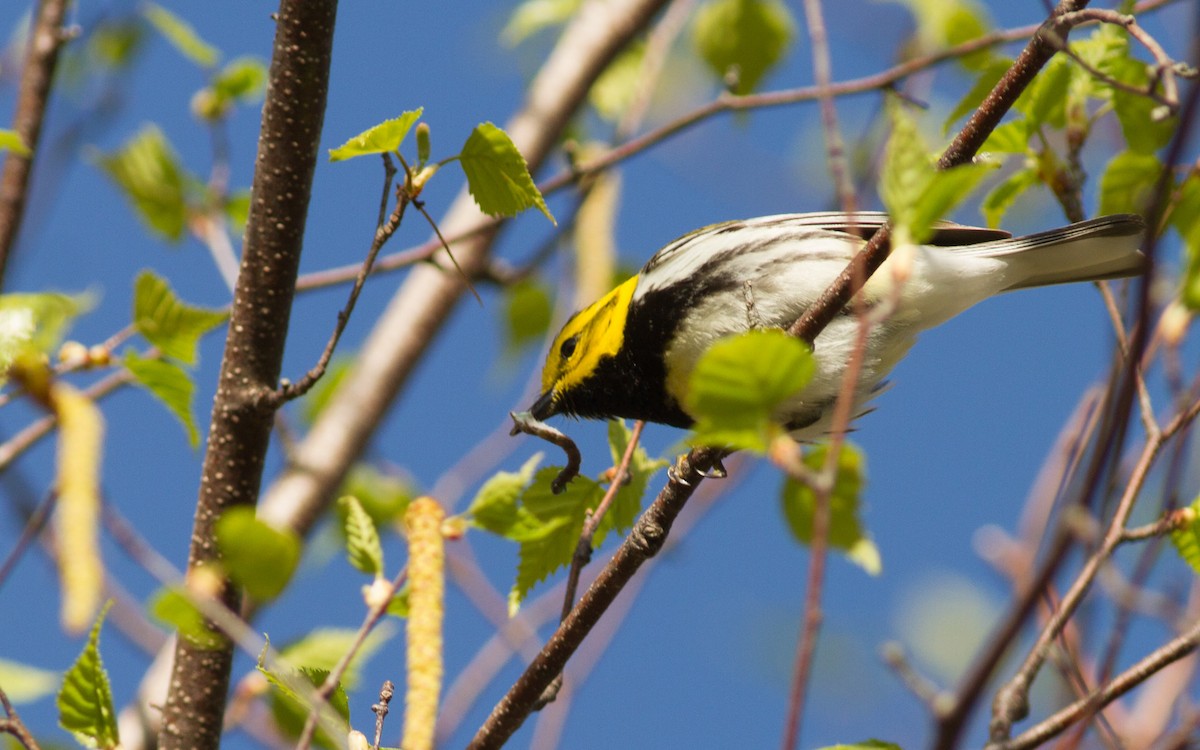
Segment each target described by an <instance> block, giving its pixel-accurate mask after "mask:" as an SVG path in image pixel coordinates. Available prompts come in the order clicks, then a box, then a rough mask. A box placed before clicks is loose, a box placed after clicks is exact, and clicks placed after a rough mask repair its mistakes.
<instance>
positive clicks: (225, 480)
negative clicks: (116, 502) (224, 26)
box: [159, 0, 337, 750]
mask: <svg viewBox="0 0 1200 750" xmlns="http://www.w3.org/2000/svg"><path fill="white" fill-rule="evenodd" d="M336 13H337V2H336V0H282V2H281V3H280V6H279V13H278V15H277V17H276V23H277V28H276V34H275V45H274V52H273V54H272V61H271V69H270V73H269V78H268V86H267V95H266V102H265V104H264V107H263V120H262V132H261V136H260V140H259V150H258V157H257V159H256V164H255V171H254V182H253V186H252V190H251V209H250V217H249V221H248V222H247V225H246V235H245V236H246V241H245V246H244V249H243V254H242V264H241V269H240V272H239V274H238V283H237V288H236V290H235V293H234V302H233V310H232V313H231V318H230V324H229V330H228V334H227V338H226V342H225V355H224V358H223V360H222V362H221V372H220V381H219V385H218V389H217V396H216V399H215V402H214V404H213V412H212V421H211V425H210V429H209V437H208V445H207V451H206V454H205V457H204V468H203V474H202V476H201V480H200V493H199V498H198V500H197V504H196V518H195V526H194V528H193V532H192V544H191V551H190V554H189V558H188V571H189V574H190V573H191V572H193V571H195V570H196V569H197V568H198V567H200V566H203V565H205V564H207V563H210V562H212V561H214V560H216V559H217V557H218V551H217V549H216V544H215V540H214V538H213V528H214V525H215V523H216V521H217V519H218V517H219V516H220V515H221V514H222V513H223V512H224V511H226V510H227V509H229V508H231V507H235V506H253V505H254V503H255V501H256V500H257V498H258V492H259V485H260V482H261V481H262V471H263V461H264V458H265V455H266V451H267V445H268V442H269V440H270V435H271V425H272V421H273V417H274V411H273V410H272V409H270V408H268V404H269V401H270V398H269V397H270V394H272V393H274V391H275V387H276V384H277V382H278V379H279V370H280V366H281V362H282V358H283V347H284V341H285V339H286V337H287V323H288V318H289V316H290V314H291V305H292V297H293V290H294V288H295V283H296V275H297V269H298V267H299V262H300V250H301V246H302V242H303V239H304V228H305V222H306V219H307V212H308V201H309V196H310V194H311V188H312V175H313V170H314V169H315V167H316V159H317V150H318V146H319V141H320V136H321V125H322V122H323V120H324V116H325V100H326V96H327V94H328V88H329V66H330V61H331V58H332V54H333V28H334V21H335V17H336ZM219 599H220V601H221V602H222V603H224V604H225V606H226V607H228V608H229V609H230V610H232V611H237V610H238V608H239V606H240V599H241V596H240V593H239V592H238V590H237V589H236V587H235V586H233V585H232V584H231V583H230V582H228V581H226V582H225V584H224V586H223V590H222V591H221V593H220V596H219ZM232 657H233V649H232V644H230V643H229V642H228V641H226V643H225V644H224V646H223V647H222V648H218V649H211V650H207V649H202V648H197V647H196V646H194V645H192V644H189V643H188V642H187V641H186V639H178V643H177V645H176V648H175V665H174V669H173V673H172V677H171V682H170V691H169V692H168V695H167V702H166V706H165V707H164V711H163V726H162V732H161V734H160V740H159V744H160V745H161V746H162V747H163V748H164V750H184V748H189V750H190V749H193V748H195V749H198V750H216V748H218V747H219V745H220V737H221V718H222V716H223V714H224V710H225V700H226V692H227V691H228V687H229V668H230V664H231V661H232Z"/></svg>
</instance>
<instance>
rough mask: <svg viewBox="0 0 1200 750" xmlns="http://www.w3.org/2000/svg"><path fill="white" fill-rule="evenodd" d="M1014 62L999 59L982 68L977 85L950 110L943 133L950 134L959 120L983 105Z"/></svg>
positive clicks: (976, 80) (974, 84) (973, 85)
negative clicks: (985, 98) (984, 100)
mask: <svg viewBox="0 0 1200 750" xmlns="http://www.w3.org/2000/svg"><path fill="white" fill-rule="evenodd" d="M1011 64H1012V61H1011V60H1009V59H1008V58H1006V57H1002V58H997V59H996V60H994V61H993V62H991V63H989V64H988V65H987V66H985V67H984V68H982V69H981V70H980V72H979V76H978V77H977V78H976V79H975V83H973V84H971V88H970V89H968V90H967V93H965V94H963V97H962V99H959V100H958V104H956V105H954V109H952V110H950V114H949V115H948V116H947V117H946V122H945V123H944V124H943V125H942V132H943V133H948V132H950V126H952V125H953V124H954V123H956V122H958V119H959V118H960V117H962V116H963V115H966V114H968V113H970V112H974V111H975V110H976V109H977V108H978V107H979V105H980V104H982V103H983V99H984V97H986V96H987V95H988V94H990V93H991V92H992V89H994V88H995V87H996V83H997V82H999V80H1000V78H1001V77H1003V75H1004V74H1005V73H1006V72H1008V68H1009V66H1010V65H1011Z"/></svg>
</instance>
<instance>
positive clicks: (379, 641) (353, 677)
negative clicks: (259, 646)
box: [279, 622, 396, 690]
mask: <svg viewBox="0 0 1200 750" xmlns="http://www.w3.org/2000/svg"><path fill="white" fill-rule="evenodd" d="M395 636H396V627H395V624H394V623H387V622H384V623H380V625H379V626H378V627H375V628H373V629H372V630H371V632H370V633H369V634H367V637H366V638H365V639H364V640H363V642H362V644H361V645H360V646H359V648H358V651H356V652H355V654H354V658H352V659H351V660H350V664H349V666H347V667H346V671H345V672H344V673H343V674H342V684H343V685H345V686H346V687H347V688H348V689H350V690H354V689H355V688H356V687H358V684H359V682H360V681H361V678H362V668H363V665H364V664H367V663H368V662H370V661H371V659H372V658H373V657H374V656H375V654H377V653H378V652H379V649H381V648H383V647H384V646H385V645H386V644H387V642H388V641H390V640H391V639H392V638H394V637H395ZM357 641H358V631H356V630H352V629H348V628H317V629H316V630H313V631H311V632H309V633H308V634H307V635H305V636H304V637H303V638H301V639H300V640H298V641H295V642H293V643H290V644H288V645H287V646H285V647H283V648H281V649H280V650H279V655H280V657H282V658H283V660H284V661H286V662H287V663H288V664H293V665H297V666H301V667H304V668H306V669H323V670H326V671H328V670H331V669H333V668H334V667H335V666H336V665H337V663H338V662H339V661H341V659H342V657H343V656H345V655H346V653H347V652H348V651H350V649H351V648H354V645H355V643H357Z"/></svg>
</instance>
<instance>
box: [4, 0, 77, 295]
mask: <svg viewBox="0 0 1200 750" xmlns="http://www.w3.org/2000/svg"><path fill="white" fill-rule="evenodd" d="M68 5H69V3H67V1H66V0H41V1H40V2H39V3H38V9H37V15H36V16H35V18H34V21H33V28H32V29H31V31H30V34H29V40H28V43H27V48H26V50H25V67H24V69H23V70H22V72H21V88H20V91H19V92H18V94H17V104H16V110H15V111H14V112H13V128H12V129H13V130H14V131H15V132H16V134H17V135H18V136H20V137H21V141H22V142H23V143H24V144H25V145H26V146H27V147H28V148H29V151H30V153H29V155H28V156H22V155H21V154H18V153H16V152H15V151H9V152H8V155H7V157H6V158H5V161H4V171H3V173H2V174H0V284H3V282H4V275H5V271H6V270H7V268H8V261H9V259H10V258H11V256H12V253H13V251H14V250H15V249H16V243H17V236H18V235H19V233H20V231H21V221H22V219H24V216H25V201H26V200H27V199H28V198H29V181H30V177H31V175H32V174H33V166H34V160H35V159H36V158H37V155H38V153H39V151H40V146H41V141H42V124H43V122H44V121H45V117H46V105H47V103H48V102H49V100H50V87H51V86H52V85H53V83H54V70H55V68H56V67H57V65H58V52H59V50H60V49H62V46H63V43H64V42H66V41H67V39H68V37H69V34H68V32H67V30H66V29H64V28H63V19H64V18H65V17H66V11H67V6H68Z"/></svg>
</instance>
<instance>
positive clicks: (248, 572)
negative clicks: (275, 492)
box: [216, 507, 300, 601]
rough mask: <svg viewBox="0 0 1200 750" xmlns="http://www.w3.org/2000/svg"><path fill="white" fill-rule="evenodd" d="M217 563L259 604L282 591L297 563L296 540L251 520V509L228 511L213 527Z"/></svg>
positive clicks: (298, 547)
mask: <svg viewBox="0 0 1200 750" xmlns="http://www.w3.org/2000/svg"><path fill="white" fill-rule="evenodd" d="M216 537H217V547H218V548H219V549H220V550H221V564H222V565H223V566H224V567H225V571H226V572H227V573H228V574H229V577H230V578H232V579H233V580H234V581H236V582H237V583H239V584H241V585H242V586H243V587H245V589H246V593H248V594H249V595H250V596H252V597H254V598H255V599H257V600H259V601H267V600H270V599H274V598H275V597H276V596H279V594H280V593H282V592H283V589H284V588H285V587H286V586H287V584H288V581H289V580H291V577H292V573H293V572H294V571H295V570H296V564H297V563H298V562H300V540H299V539H298V538H297V537H296V534H295V533H294V532H291V531H280V530H279V529H276V528H274V527H273V526H271V525H269V524H267V523H266V522H264V521H260V520H258V519H257V518H255V517H254V509H253V508H241V507H238V508H230V509H229V510H227V511H225V512H224V513H223V514H221V517H220V518H219V519H217V525H216Z"/></svg>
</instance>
